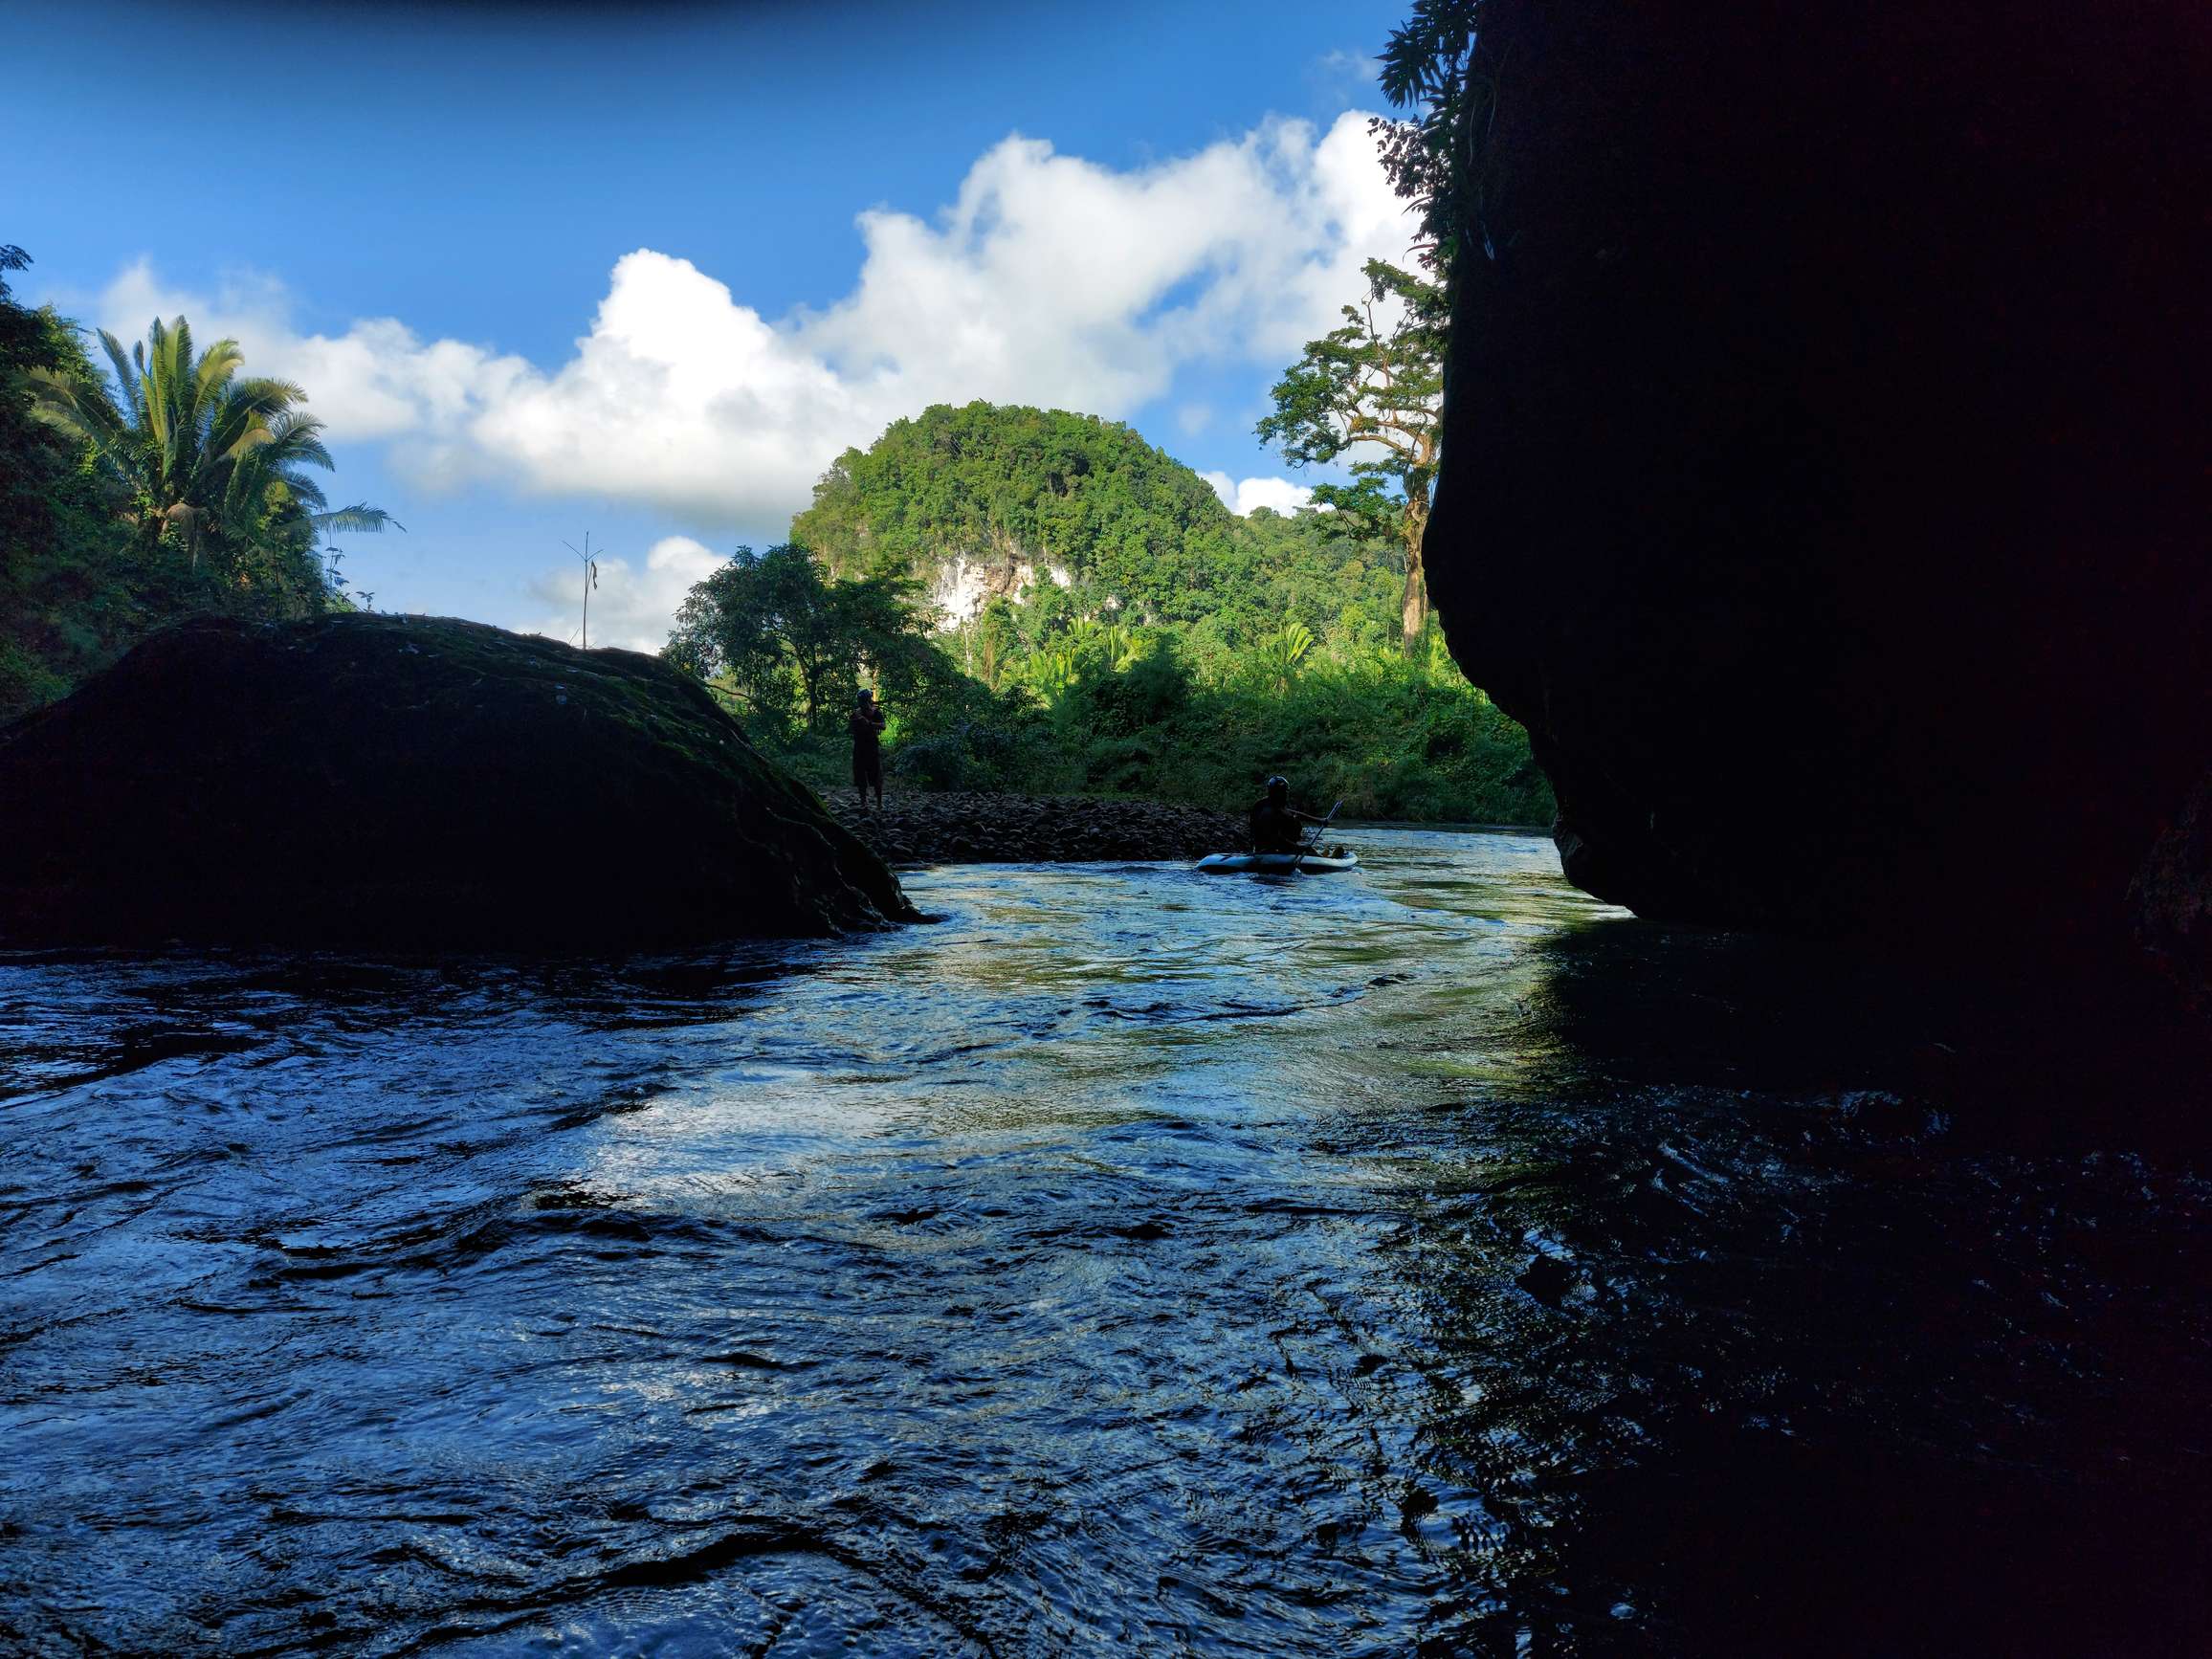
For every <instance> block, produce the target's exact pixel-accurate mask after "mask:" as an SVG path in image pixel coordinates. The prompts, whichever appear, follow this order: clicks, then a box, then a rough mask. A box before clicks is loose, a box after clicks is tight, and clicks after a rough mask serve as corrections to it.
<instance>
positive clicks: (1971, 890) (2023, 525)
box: [1428, 0, 2212, 947]
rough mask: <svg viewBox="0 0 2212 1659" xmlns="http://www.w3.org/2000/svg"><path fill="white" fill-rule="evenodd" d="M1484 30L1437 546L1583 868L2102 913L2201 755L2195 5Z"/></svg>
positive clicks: (1713, 890)
mask: <svg viewBox="0 0 2212 1659" xmlns="http://www.w3.org/2000/svg"><path fill="white" fill-rule="evenodd" d="M1484 17H1485V22H1484V36H1483V43H1484V52H1485V55H1486V58H1487V62H1486V64H1485V73H1494V74H1495V76H1496V84H1497V87H1498V97H1497V104H1496V110H1495V119H1494V122H1493V123H1492V124H1491V125H1490V126H1489V127H1488V128H1487V129H1486V140H1485V142H1484V143H1483V144H1481V145H1480V146H1479V148H1478V152H1477V154H1476V155H1475V156H1474V158H1473V162H1472V166H1473V174H1472V176H1473V177H1475V178H1477V179H1478V180H1479V181H1480V184H1481V197H1482V203H1483V209H1482V212H1483V220H1482V224H1481V226H1480V228H1479V229H1480V232H1481V234H1478V236H1477V237H1476V238H1475V240H1476V242H1477V244H1478V245H1477V246H1476V247H1475V248H1474V249H1472V250H1471V252H1470V253H1469V254H1468V256H1467V257H1466V258H1465V259H1464V260H1463V261H1462V270H1461V280H1460V283H1459V287H1458V291H1457V296H1456V306H1457V309H1456V311H1455V314H1454V320H1453V330H1454V335H1453V357H1452V362H1451V379H1450V390H1451V395H1450V399H1449V408H1448V409H1447V411H1446V439H1445V445H1444V471H1443V476H1442V478H1441V481H1440V485H1439V496H1438V502H1437V510H1436V515H1435V519H1434V521H1433V524H1432V526H1431V529H1430V531H1429V541H1428V564H1429V569H1430V583H1431V588H1432V591H1433V593H1434V596H1435V599H1436V603H1437V608H1438V609H1439V611H1440V612H1441V614H1442V616H1443V618H1444V620H1445V622H1446V624H1447V626H1448V628H1449V634H1450V641H1451V645H1452V648H1453V650H1454V652H1455V653H1457V654H1458V656H1459V659H1460V661H1461V663H1462V664H1463V665H1464V666H1465V668H1466V669H1467V671H1468V673H1469V675H1470V676H1471V678H1472V679H1473V680H1474V681H1475V682H1476V683H1477V684H1479V685H1482V686H1484V687H1486V688H1488V689H1489V690H1490V691H1491V693H1492V694H1493V696H1494V697H1495V698H1496V700H1497V701H1498V703H1499V704H1500V705H1501V706H1502V707H1504V708H1505V709H1507V710H1508V711H1510V712H1511V713H1512V714H1513V715H1514V716H1515V718H1517V719H1520V720H1522V721H1523V722H1525V723H1526V724H1527V726H1528V727H1529V729H1530V732H1531V735H1532V737H1533V739H1534V744H1535V752H1536V755H1537V759H1538V761H1539V762H1540V763H1542V765H1543V766H1544V768H1545V770H1546V771H1547V772H1548V773H1549V774H1550V776H1551V779H1552V782H1553V785H1554V786H1555V788H1556V790H1557V792H1558V798H1559V814H1560V817H1559V827H1558V839H1559V846H1560V849H1561V852H1562V854H1563V858H1564V862H1565V865H1566V869H1567V873H1568V874H1569V875H1570V876H1571V877H1572V878H1573V879H1574V880H1576V881H1577V882H1579V883H1580V884H1582V886H1584V887H1586V888H1588V889H1589V890H1590V891H1592V892H1593V893H1596V894H1599V895H1601V896H1604V897H1607V898H1611V899H1615V900H1618V901H1620V902H1622V903H1625V904H1628V905H1631V906H1633V907H1634V908H1636V909H1637V910H1639V911H1641V912H1643V913H1645V914H1647V915H1650V916H1657V917H1670V918H1692V919H1705V920H1712V921H1717V922H1724V923H1734V924H1747V925H1754V926H1770V927H1782V928H1793V929H1794V928H1802V929H1814V930H1822V931H1832V932H1843V933H1860V934H1869V935H1878V936H1886V937H1888V938H1891V939H1893V940H1919V941H1926V942H1931V943H1941V944H1953V943H1958V942H1984V943H1988V944H1992V945H2000V946H2010V945H2017V944H2033V945H2038V946H2042V947H2049V946H2052V945H2055V944H2059V943H2061V942H2062V941H2063V942H2071V943H2072V944H2076V945H2086V946H2092V947H2103V946H2107V945H2112V944H2116V943H2117V942H2118V941H2120V940H2124V938H2125V937H2126V933H2127V920H2126V918H2127V905H2126V893H2127V889H2128V885H2129V881H2130V878H2131V875H2132V874H2133V873H2134V872H2135V870H2136V868H2137V866H2138V865H2139V864H2140V863H2141V861H2142V860H2143V858H2144V855H2145V853H2146V852H2147V851H2148V849H2149V848H2150V846H2151V844H2152V841H2153V839H2154V838H2155V836H2156V835H2157V831H2158V827H2159V825H2160V823H2161V821H2162V820H2163V819H2164V818H2166V817H2167V816H2168V815H2170V814H2171V813H2172V812H2173V811H2174V809H2175V806H2176V804H2177V803H2178V802H2179V801H2180V800H2181V799H2182V798H2183V797H2184V796H2185V795H2186V794H2187V792H2188V789H2189V786H2190V784H2191V782H2192V780H2194V779H2195V778H2197V777H2199V776H2201V774H2202V773H2203V772H2204V771H2205V769H2206V767H2207V765H2208V764H2212V674H2208V673H2207V672H2206V670H2207V662H2208V660H2212V657H2208V653H2207V651H2206V645H2207V641H2208V640H2212V560H2208V559H2207V550H2206V536H2207V526H2208V525H2212V495H2208V490H2207V485H2208V482H2212V469H2208V468H2207V465H2206V457H2207V456H2208V455H2212V432H2208V430H2207V417H2208V411H2212V398H2208V396H2207V392H2206V387H2208V386H2212V350H2208V345H2212V329H2208V327H2207V323H2206V303H2205V294H2206V291H2207V284H2208V281H2212V266H2208V264H2207V262H2206V259H2205V252H2206V241H2207V226H2208V224H2212V220H2208V218H2207V214H2206V210H2205V204H2206V202H2207V201H2212V98H2208V97H2207V96H2206V94H2205V88H2206V86H2207V85H2212V27H2207V23H2206V13H2205V11H2204V9H2203V8H2202V7H2201V5H2196V4H2192V3H2190V0H2150V3H2145V0H2130V3H2125V4H2119V5H2115V6H2112V7H2107V8H2099V9H2095V10H2093V11H2082V10H2081V9H2079V8H2071V7H2069V8H2065V9H2061V8H2058V7H2055V6H2026V7H2023V6H2019V5H2014V4H2002V5H2000V4H1996V3H1994V0H1961V3H1958V4H1945V5H1937V6H1926V5H1907V4H1904V3H1902V0H1891V3H1884V4H1876V5H1868V6H1798V5H1791V6H1781V5H1775V4H1754V5H1746V6H1737V7H1707V6H1688V5H1682V4H1659V5H1650V6H1621V5H1616V4H1599V3H1597V0H1493V3H1492V4H1491V5H1489V6H1488V7H1487V8H1486V9H1485V12H1484ZM1486 239H1487V243H1488V252H1487V253H1486V252H1485V251H1484V249H1483V248H1482V246H1480V244H1481V243H1482V242H1483V241H1484V240H1486Z"/></svg>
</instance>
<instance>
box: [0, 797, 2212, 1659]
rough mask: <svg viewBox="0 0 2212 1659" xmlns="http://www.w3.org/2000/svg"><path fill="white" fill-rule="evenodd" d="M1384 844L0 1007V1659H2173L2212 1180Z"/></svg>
mask: <svg viewBox="0 0 2212 1659" xmlns="http://www.w3.org/2000/svg"><path fill="white" fill-rule="evenodd" d="M1354 839H1355V841H1356V843H1357V845H1358V846H1359V848H1360V851H1361V852H1362V855H1363V857H1364V858H1365V861H1366V862H1365V864H1364V867H1363V868H1362V869H1361V870H1360V871H1358V872H1356V873H1352V874H1345V875H1329V876H1323V877H1304V878H1299V879H1296V880H1293V881H1265V880H1252V879H1249V878H1230V879H1219V878H1217V879H1208V878H1204V877H1199V876H1195V875H1192V874H1189V873H1187V872H1186V871H1183V870H1182V869H1180V868H1177V867H1170V866H1161V865H1128V866H1084V867H1061V868H1051V867H1042V866H1009V867H973V866H971V867H962V868H940V869H933V870H927V871H920V872H917V873H915V874H912V875H911V876H910V877H909V878H908V886H909V890H910V892H911V893H912V894H913V895H914V896H915V897H916V899H917V901H918V903H919V904H920V905H921V906H922V907H923V908H924V909H925V910H927V911H929V912H931V913H932V914H933V915H934V916H936V917H937V918H939V919H937V920H936V921H934V922H933V923H932V924H930V925H927V926H921V927H915V928H909V929H906V930H903V931H900V932H897V933H894V934H887V935H882V936H876V937H868V938H858V939H850V940H838V941H833V942H829V943H820V942H808V943H798V944H780V945H774V946H762V947H747V948H744V949H740V950H733V951H730V952H727V953H722V954H718V955H714V956H710V957H703V958H683V959H652V960H630V961H625V962H611V963H610V962H564V963H558V964H552V965H547V964H542V963H539V964H527V963H519V962H499V961H472V962H457V963H456V962H448V963H439V964H424V963H409V962H384V963H378V962H354V961H346V960H339V959H330V958H300V957H287V958H275V957H266V956H242V955H221V956H209V955H188V956H185V955H177V956H166V957H154V958H147V957H111V956H101V955H90V956H88V955H84V954H74V955H68V956H57V955H53V954H44V955H35V956H27V955H15V956H11V957H0V1221H4V1222H5V1230H4V1233H0V1449H4V1456H0V1648H7V1649H9V1650H22V1651H33V1652H39V1653H48V1652H54V1653H74V1652H111V1651H126V1652H144V1653H157V1652H158V1653H177V1652H202V1651H205V1652H221V1653H294V1652H309V1651H332V1650H335V1651H348V1652H351V1651H359V1652H365V1653H374V1654H397V1653H421V1652H436V1653H441V1654H449V1653H450V1654H468V1655H477V1654H539V1653H555V1652H558V1653H562V1654H607V1655H614V1654H641V1653H654V1654H684V1655H688V1654H694V1653H697V1654H725V1653H726V1654H771V1655H777V1656H780V1659H789V1656H795V1655H801V1654H816V1653H831V1652H837V1653H848V1652H863V1653H872V1654H918V1655H919V1654H928V1655H935V1654H954V1655H959V1654H1002V1655H1030V1654H1035V1655H1048V1654H1079V1653H1109V1652H1112V1653H1139V1654H1153V1653H1158V1654H1327V1655H1331V1656H1334V1659H1344V1656H1349V1655H1367V1654H1375V1655H1383V1654H1410V1653H1416V1652H1420V1653H1427V1654H1448V1653H1473V1654H1490V1653H1497V1654H1515V1655H1518V1654H1553V1653H1597V1652H1624V1653H1631V1652H1632V1653H1674V1652H1680V1653H1705V1652H1717V1651H1743V1652H1777V1653H1779V1652H1792V1651H1794V1652H1812V1651H1835V1652H1854V1653H1893V1652H1947V1653H1960V1652H1983V1651H1987V1652H2000V1651H2002V1652H2013V1653H2019V1652H2052V1653H2060V1652H2064V1653H2083V1652H2102V1651H2111V1652H2129V1653H2137V1654H2140V1653H2146V1652H2161V1651H2172V1652H2177V1653H2179V1652H2202V1651H2205V1650H2207V1648H2212V1622H2208V1621H2207V1617H2206V1610H2207V1604H2208V1597H2207V1586H2208V1584H2212V1572H2208V1570H2207V1549H2208V1546H2207V1540H2208V1539H2212V1497H2208V1494H2212V1478H2207V1476H2208V1472H2212V1471H2208V1469H2207V1457H2206V1453H2207V1450H2208V1449H2212V1430H2208V1428H2207V1425H2206V1413H2205V1407H2206V1405H2207V1404H2208V1403H2212V1315H2208V1312H2207V1298H2206V1296H2205V1294H2204V1275H2203V1273H2202V1271H2201V1264H2202V1261H2203V1259H2204V1257H2203V1249H2204V1245H2205V1242H2206V1217H2207V1214H2208V1213H2212V1212H2208V1208H2207V1203H2206V1200H2207V1197H2208V1192H2207V1183H2206V1181H2205V1179H2204V1170H2205V1168H2206V1165H2205V1161H2204V1158H2203V1155H2202V1152H2201V1148H2199V1147H2198V1146H2197V1145H2195V1144H2194V1143H2193V1142H2190V1141H2188V1140H2186V1139H2183V1140H2180V1141H2176V1140H2175V1139H2173V1138H2172V1137H2171V1136H2164V1137H2162V1136H2160V1135H2157V1134H2152V1133H2149V1132H2147V1131H2146V1132H2144V1133H2141V1134H2138V1133H2137V1132H2136V1130H2135V1127H2134V1125H2132V1124H2130V1123H2128V1122H2126V1121H2124V1120H2122V1121H2120V1122H2118V1123H2117V1124H2116V1125H2114V1124H2113V1123H2112V1119H2110V1118H2109V1117H2095V1116H2094V1115H2093V1114H2092V1115H2089V1120H2087V1121H2085V1120H2083V1115H2082V1114H2077V1113H2074V1112H2073V1111H2071V1110H2070V1107H2071V1104H2072V1103H2071V1101H2070V1100H2069V1098H2068V1090H2071V1089H2074V1088H2076V1087H2077V1085H2075V1084H2073V1083H2070V1082H2061V1081H2059V1080H2056V1079H2053V1080H2050V1081H2048V1082H2047V1083H2045V1084H2037V1083H2036V1082H2035V1081H2034V1076H2035V1073H2032V1072H2030V1073H2027V1075H2028V1076H2029V1078H2030V1081H2029V1083H2028V1085H2027V1086H2026V1094H2028V1095H2037V1094H2038V1093H2039V1092H2040V1094H2041V1095H2042V1096H2044V1097H2041V1098H2036V1099H2027V1098H2024V1097H2019V1096H2020V1091H2021V1088H2022V1085H2021V1084H2020V1082H2019V1078H2020V1076H2021V1075H2022V1074H2023V1073H2021V1071H2020V1070H2019V1069H2018V1068H2015V1069H2013V1070H2011V1071H2004V1070H2002V1068H2001V1069H2000V1070H1999V1071H1998V1073H1995V1076H1994V1081H1993V1080H1992V1074H1991V1073H1990V1072H1989V1069H1988V1068H1987V1067H1986V1066H1984V1065H1983V1064H1982V1063H1981V1062H1980V1061H1979V1060H1977V1059H1976V1058H1975V1054H1976V1053H1977V1052H1979V1051H1976V1050H1973V1049H1971V1048H1962V1046H1961V1043H1962V1039H1961V1037H1960V1034H1959V1031H1958V1029H1956V1028H1957V1022H1956V1020H1955V1019H1954V1016H1953V1015H1952V1013H1951V1012H1950V1011H1949V1009H1948V1007H1947V1006H1946V1005H1945V1004H1944V1002H1943V999H1942V996H1941V994H1940V991H1939V990H1936V991H1931V990H1930V989H1929V987H1927V986H1911V987H1907V986H1903V985H1900V984H1897V983H1895V981H1894V979H1893V977H1891V976H1887V975H1884V974H1881V973H1876V972H1873V971H1871V970H1856V969H1850V968H1847V967H1842V966H1838V965H1836V964H1835V963H1833V962H1830V961H1829V959H1827V958H1826V957H1825V956H1824V955H1823V954H1821V953H1820V952H1818V951H1816V950H1814V949H1812V948H1811V947H1803V946H1791V945H1787V944H1779V943H1760V942H1758V941H1752V940H1742V939H1737V938H1732V937H1730V936H1727V935H1722V934H1715V933H1709V932H1701V931H1697V930H1690V929H1669V928H1663V927H1657V926H1652V925H1649V924H1646V923H1642V922H1639V921H1636V920H1634V919H1632V918H1627V917H1626V916H1625V915H1624V914H1623V913H1620V912H1618V911H1614V910H1610V909H1608V908H1606V907H1604V906H1603V905H1600V904H1598V903H1596V902H1594V901H1592V900H1590V899H1588V898H1586V897H1584V896H1582V895H1581V894H1579V893H1577V892H1575V891H1574V890H1572V889H1570V888H1568V887H1567V886H1566V885H1565V884H1564V883H1563V882H1562V880H1561V879H1560V878H1559V874H1558V865H1557V861H1556V858H1555V856H1554V854H1553V852H1552V850H1551V847H1550V845H1549V843H1548V842H1547V841H1544V840H1542V839H1539V838H1536V837H1531V836H1522V835H1509V834H1447V833H1439V832H1417V831H1405V830H1388V831H1384V830H1371V831H1366V832H1361V833H1359V834H1357V835H1356V836H1355V837H1354ZM560 898H561V896H560V895H558V894H548V895H547V896H546V902H547V904H548V905H549V906H557V905H558V904H559V902H560ZM2093 1035H2094V1033H2093V1032H2092V1033H2085V1034H2084V1040H2085V1041H2087V1040H2088V1039H2089V1038H2090V1037H2093ZM1985 1046H1986V1045H1985ZM2076 1046H2077V1047H2078V1046H2079V1045H2078V1044H2077V1045H2076ZM1962 1056H1963V1057H1962ZM2132 1086H2133V1085H2131V1087H2132ZM2008 1092H2010V1093H2008ZM2152 1104H2157V1103H2152ZM2164 1104H2165V1105H2166V1106H2171V1107H2176V1108H2177V1109H2184V1110H2182V1115H2183V1116H2186V1115H2187V1114H2186V1110H2185V1109H2193V1107H2192V1103H2190V1102H2187V1101H2179V1102H2165V1103H2164ZM2194 1104H2195V1105H2201V1101H2199V1102H2196V1103H2194ZM2101 1110H2102V1108H2100V1111H2101ZM2148 1115H2149V1114H2148V1107H2146V1116H2148Z"/></svg>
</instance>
